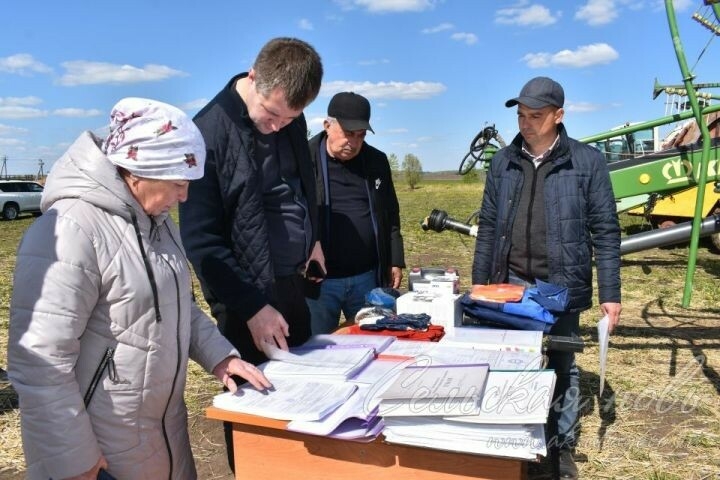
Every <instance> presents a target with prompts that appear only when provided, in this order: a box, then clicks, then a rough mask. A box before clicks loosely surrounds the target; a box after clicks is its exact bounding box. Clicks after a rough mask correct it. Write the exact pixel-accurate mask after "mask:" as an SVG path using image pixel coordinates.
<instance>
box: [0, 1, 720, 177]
mask: <svg viewBox="0 0 720 480" xmlns="http://www.w3.org/2000/svg"><path fill="white" fill-rule="evenodd" d="M8 3H9V4H11V5H8ZM674 6H675V11H676V15H677V19H678V26H679V29H680V40H681V42H682V45H683V48H684V51H685V54H686V56H687V62H688V64H689V66H690V67H691V68H692V69H693V72H694V74H695V76H696V81H697V82H718V81H720V78H718V77H717V76H716V75H717V73H718V70H717V65H718V52H717V48H718V47H717V46H715V45H714V43H711V44H710V45H709V47H708V48H707V51H705V53H704V54H703V55H702V56H701V57H700V54H701V52H702V51H703V49H704V48H705V47H706V46H707V45H708V42H710V41H711V40H712V38H713V37H712V34H711V32H710V31H709V30H707V29H705V28H703V27H702V26H701V25H700V24H699V23H698V22H696V21H694V20H692V19H691V16H692V14H693V13H695V12H698V13H705V11H704V10H703V2H702V0H676V1H675V2H674ZM3 10H4V14H3V19H4V21H3V26H2V28H0V160H1V159H2V158H3V157H7V170H8V173H9V174H21V173H36V172H38V170H39V160H41V159H42V161H43V162H44V166H43V168H44V171H45V172H47V171H48V170H49V169H50V167H51V166H52V164H53V162H54V161H55V159H57V158H58V157H59V156H60V155H61V154H62V153H63V152H64V151H65V149H66V148H67V146H68V145H69V144H70V143H72V141H73V140H74V139H75V138H76V137H77V136H78V135H79V134H80V133H81V132H82V131H83V130H88V129H89V130H95V131H100V132H103V131H104V130H103V129H104V128H105V126H106V125H107V123H108V120H107V118H108V114H109V111H110V109H111V108H112V106H113V105H114V104H115V103H116V102H117V101H118V100H119V99H120V98H123V97H126V96H141V97H149V98H155V99H158V100H162V101H165V102H169V103H172V104H175V105H177V106H179V107H181V108H183V109H184V110H186V111H187V113H188V114H190V115H193V114H195V113H196V112H197V111H198V110H199V108H200V107H202V106H203V105H204V104H205V103H206V102H207V101H208V100H209V99H211V98H212V97H213V96H214V95H215V94H216V93H217V91H218V90H219V89H220V88H222V87H223V86H224V85H225V83H226V82H227V80H228V79H229V78H230V77H231V76H232V75H234V74H235V73H238V72H241V71H246V70H247V69H248V68H249V67H250V66H251V64H252V62H253V60H254V58H255V55H256V54H257V51H258V50H259V49H260V47H261V46H262V45H263V44H264V43H265V42H266V41H267V40H269V39H271V38H273V37H277V36H292V37H298V38H301V39H303V40H306V41H308V42H309V43H311V44H312V45H313V46H314V47H315V48H316V49H317V50H318V52H319V53H320V55H321V57H322V59H323V65H324V68H325V75H324V78H323V87H322V90H321V92H320V96H319V97H318V98H317V100H315V102H313V103H312V104H311V105H310V106H309V107H308V108H307V109H306V110H305V114H306V116H307V119H308V122H309V127H310V129H311V131H312V132H313V133H317V132H318V131H319V130H320V129H321V127H322V119H323V117H324V115H325V113H326V108H327V103H328V101H329V99H330V97H331V96H332V95H333V94H334V93H336V92H338V91H342V90H352V91H355V92H357V93H361V94H363V95H365V96H366V97H368V98H369V99H370V101H371V104H372V112H373V113H372V119H371V124H372V126H373V129H374V130H375V132H376V133H375V135H373V134H371V133H369V134H368V137H367V139H366V140H367V141H368V143H370V144H372V145H374V146H376V147H378V148H380V149H382V150H384V151H385V152H386V153H388V154H390V153H395V154H396V155H397V156H398V157H399V158H400V160H402V158H403V157H404V155H405V154H408V153H412V154H414V155H416V156H417V157H418V158H419V159H420V161H421V163H422V165H423V169H424V170H426V171H437V170H456V169H457V167H458V165H459V163H460V160H461V159H462V157H463V155H464V154H465V153H466V152H467V150H468V147H469V144H470V141H471V140H472V139H473V137H474V136H475V135H476V134H477V133H478V132H479V131H480V130H481V129H482V128H483V127H484V126H486V125H487V124H491V123H492V124H495V125H496V127H497V128H498V130H499V131H500V133H501V135H502V136H503V137H504V138H505V139H506V140H507V141H509V140H510V139H512V137H513V136H514V135H515V133H516V131H517V124H516V112H515V108H510V109H508V108H505V107H504V103H505V101H506V100H507V99H508V98H511V97H514V96H516V95H517V93H518V92H519V90H520V88H521V87H522V85H523V84H524V83H525V82H526V81H527V80H528V79H530V78H532V77H534V76H538V75H545V76H550V77H552V78H554V79H556V80H558V81H559V82H560V83H562V84H563V86H564V87H565V93H566V95H565V96H566V117H565V124H566V126H567V127H568V130H569V133H570V134H571V135H572V136H574V137H578V138H580V137H583V136H588V135H592V134H596V133H600V132H603V131H606V130H609V129H610V128H612V127H615V126H617V125H620V124H622V123H624V122H628V121H629V122H635V121H646V120H651V119H655V118H658V117H661V116H664V115H665V105H664V102H665V96H664V95H662V96H660V97H658V99H657V100H653V99H652V89H653V84H654V80H655V79H656V78H657V79H658V80H659V81H660V82H661V83H662V84H680V83H682V78H681V76H680V69H679V67H678V63H677V60H676V57H675V53H674V49H673V44H672V40H671V37H670V33H669V28H668V21H667V15H666V12H665V7H664V2H663V1H661V0H567V1H565V0H563V1H559V0H552V1H551V0H529V1H525V0H518V1H501V0H496V1H487V0H485V1H480V0H467V1H461V0H327V1H319V0H308V1H297V0H281V1H273V0H266V1H262V2H246V1H230V0H204V1H202V2H201V1H189V0H175V1H168V0H124V1H122V2H101V3H96V2H83V1H72V0H69V1H65V2H59V1H55V0H53V1H50V0H47V1H37V0H25V1H22V2H6V5H5V8H4V9H3ZM713 47H715V51H714V52H713ZM698 58H700V59H699V61H698ZM713 64H714V65H715V66H714V67H713ZM713 75H715V77H712V76H713Z"/></svg>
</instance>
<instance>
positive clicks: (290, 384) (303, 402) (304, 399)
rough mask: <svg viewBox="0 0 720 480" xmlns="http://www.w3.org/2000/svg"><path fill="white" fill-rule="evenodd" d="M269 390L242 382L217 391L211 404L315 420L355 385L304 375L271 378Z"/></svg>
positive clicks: (337, 403)
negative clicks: (235, 387) (317, 379)
mask: <svg viewBox="0 0 720 480" xmlns="http://www.w3.org/2000/svg"><path fill="white" fill-rule="evenodd" d="M271 381H272V383H273V389H272V390H266V391H263V392H261V391H258V390H256V389H255V387H253V386H252V385H250V384H247V383H245V384H243V385H242V386H241V387H240V388H238V390H237V392H235V393H234V394H233V393H230V392H225V393H221V394H219V395H216V396H215V398H214V399H213V406H215V407H217V408H221V409H223V410H230V411H233V412H240V413H247V414H250V415H258V416H261V417H267V418H274V419H276V420H318V419H320V418H323V417H325V416H327V415H329V414H330V413H331V412H333V411H334V410H335V409H336V408H338V407H339V406H340V405H342V404H343V403H345V401H346V400H347V399H348V398H350V396H351V395H352V394H353V392H355V390H357V385H354V384H352V383H344V382H318V381H312V380H308V379H306V378H298V379H293V378H272V379H271Z"/></svg>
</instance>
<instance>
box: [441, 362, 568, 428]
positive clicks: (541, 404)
mask: <svg viewBox="0 0 720 480" xmlns="http://www.w3.org/2000/svg"><path fill="white" fill-rule="evenodd" d="M555 378H556V376H555V371H554V370H524V371H516V372H500V371H497V372H492V371H491V372H490V374H489V375H488V379H487V383H486V385H485V391H484V392H483V396H482V404H481V406H480V412H479V413H478V414H477V415H470V416H464V417H445V420H449V421H457V422H468V423H481V424H503V425H510V424H544V423H546V422H547V417H548V413H549V411H550V404H551V403H552V397H553V392H554V390H555Z"/></svg>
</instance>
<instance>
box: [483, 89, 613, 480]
mask: <svg viewBox="0 0 720 480" xmlns="http://www.w3.org/2000/svg"><path fill="white" fill-rule="evenodd" d="M564 101H565V93H564V91H563V88H562V86H560V84H559V83H557V82H556V81H554V80H552V79H550V78H547V77H536V78H533V79H532V80H530V81H529V82H528V83H526V84H525V86H524V87H523V88H522V90H521V91H520V95H519V96H518V97H516V98H512V99H510V100H508V101H507V102H506V103H505V106H506V107H514V106H516V105H517V118H518V126H519V127H520V133H518V135H517V136H516V137H515V139H514V140H513V142H512V143H511V144H510V145H508V146H507V147H506V148H503V149H502V150H500V151H499V152H497V153H496V154H495V156H494V157H493V159H492V162H491V164H490V170H489V171H488V174H487V180H486V183H485V191H484V194H483V201H482V208H481V211H480V216H479V225H478V235H477V242H476V246H475V258H474V260H473V270H472V282H473V284H481V285H482V284H486V283H505V282H509V283H514V284H523V285H531V284H533V283H535V281H536V279H540V280H543V281H546V282H550V283H554V284H557V285H561V286H564V287H567V289H568V309H567V312H566V313H564V314H562V315H560V316H559V318H558V320H557V322H556V323H555V325H553V328H552V330H551V331H550V333H551V334H554V335H560V336H570V335H578V334H579V328H580V325H579V322H580V312H581V311H583V310H586V309H588V308H590V306H591V305H592V259H593V257H594V258H595V263H596V269H597V278H598V280H597V283H598V296H599V303H600V310H601V312H602V313H603V314H604V315H607V316H608V318H609V325H610V327H609V328H610V331H612V329H613V328H614V327H615V326H616V325H617V324H618V322H619V321H620V312H621V310H622V306H621V304H620V293H621V292H620V225H619V223H618V217H617V210H616V206H615V198H614V195H613V190H612V185H611V183H610V175H609V173H608V168H607V164H606V163H605V158H604V157H603V155H602V154H601V153H600V152H599V151H597V150H596V149H594V148H593V147H590V146H588V145H585V144H583V143H580V142H578V141H577V140H574V139H572V138H570V137H569V136H568V135H567V132H566V130H565V126H564V125H563V123H562V120H563V116H564V112H565V111H564V109H563V105H564ZM548 366H549V368H552V369H554V370H555V373H556V374H557V384H556V387H555V398H554V399H553V408H552V410H551V414H550V418H549V419H548V425H549V426H550V427H551V428H552V429H554V430H557V432H552V433H556V435H555V438H550V439H548V444H549V446H550V447H551V449H552V450H551V452H553V453H554V454H553V457H555V458H557V457H558V455H556V454H557V453H558V449H559V462H557V463H556V464H555V466H556V470H558V472H557V473H558V474H559V475H558V476H559V477H561V478H577V475H578V472H577V468H576V466H575V461H574V459H573V450H574V448H575V446H576V442H577V439H576V433H577V429H578V421H579V416H578V409H579V403H580V402H579V371H578V368H577V365H576V364H575V355H574V353H572V352H557V351H553V352H550V354H549V365H548Z"/></svg>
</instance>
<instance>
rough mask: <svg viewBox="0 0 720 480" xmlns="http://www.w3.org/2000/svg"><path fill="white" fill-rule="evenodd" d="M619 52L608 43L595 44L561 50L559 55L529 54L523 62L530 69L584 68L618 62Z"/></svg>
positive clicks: (545, 53)
mask: <svg viewBox="0 0 720 480" xmlns="http://www.w3.org/2000/svg"><path fill="white" fill-rule="evenodd" d="M619 57H620V55H619V54H618V52H617V51H616V50H615V49H614V48H612V47H611V46H610V45H608V44H607V43H594V44H591V45H584V46H581V47H578V48H577V49H576V50H561V51H559V52H557V53H548V52H539V53H528V54H527V55H525V56H524V57H523V61H524V62H525V63H526V64H527V66H528V67H530V68H545V67H551V66H552V67H565V68H582V67H590V66H592V65H603V64H607V63H610V62H613V61H615V60H617V59H618V58H619Z"/></svg>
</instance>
